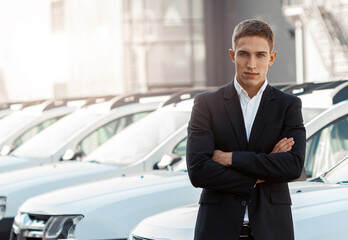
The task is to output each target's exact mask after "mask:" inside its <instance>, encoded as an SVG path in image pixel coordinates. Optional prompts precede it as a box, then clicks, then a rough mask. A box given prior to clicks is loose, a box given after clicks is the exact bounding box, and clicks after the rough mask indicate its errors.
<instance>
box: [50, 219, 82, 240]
mask: <svg viewBox="0 0 348 240" xmlns="http://www.w3.org/2000/svg"><path fill="white" fill-rule="evenodd" d="M82 218H83V216H82V215H77V216H76V215H75V216H51V217H50V219H49V220H48V222H47V224H46V227H45V230H44V233H43V235H44V239H47V240H49V239H69V238H74V232H75V227H76V224H77V223H78V222H79V221H81V219H82Z"/></svg>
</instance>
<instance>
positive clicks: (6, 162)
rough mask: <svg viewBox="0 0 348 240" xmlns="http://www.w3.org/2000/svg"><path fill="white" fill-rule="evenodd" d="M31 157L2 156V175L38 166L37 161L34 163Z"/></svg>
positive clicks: (0, 170)
mask: <svg viewBox="0 0 348 240" xmlns="http://www.w3.org/2000/svg"><path fill="white" fill-rule="evenodd" d="M33 160H34V159H33V158H29V157H15V156H11V155H9V156H0V173H4V172H10V171H14V170H18V169H23V168H29V167H32V166H35V165H37V161H33Z"/></svg>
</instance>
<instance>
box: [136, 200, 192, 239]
mask: <svg viewBox="0 0 348 240" xmlns="http://www.w3.org/2000/svg"><path fill="white" fill-rule="evenodd" d="M197 213H198V204H193V205H187V206H184V207H181V208H176V209H173V210H169V211H166V212H163V213H160V214H157V215H153V216H151V217H148V218H145V219H144V220H143V221H141V223H140V224H138V225H137V226H136V227H135V228H134V229H133V231H132V234H133V235H134V236H139V237H146V238H149V239H160V240H169V239H171V240H189V239H193V233H194V231H193V229H194V228H195V223H196V218H197ZM168 237H170V238H168Z"/></svg>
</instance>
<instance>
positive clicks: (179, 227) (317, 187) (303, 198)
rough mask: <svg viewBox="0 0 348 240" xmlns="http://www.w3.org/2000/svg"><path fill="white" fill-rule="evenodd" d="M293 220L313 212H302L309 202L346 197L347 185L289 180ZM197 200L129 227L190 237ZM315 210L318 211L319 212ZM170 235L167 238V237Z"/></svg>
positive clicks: (175, 238) (139, 232) (178, 239)
mask: <svg viewBox="0 0 348 240" xmlns="http://www.w3.org/2000/svg"><path fill="white" fill-rule="evenodd" d="M289 188H290V194H291V199H292V211H293V215H294V224H295V225H296V222H300V221H301V220H303V218H305V217H307V218H308V217H312V216H313V214H308V213H306V214H303V213H302V211H301V210H302V209H306V207H308V206H313V205H317V206H319V205H322V204H326V203H331V202H334V201H340V200H347V199H348V187H347V186H343V185H337V184H327V183H319V182H293V183H290V184H289ZM197 213H198V204H195V205H188V206H184V207H181V208H177V209H173V210H169V211H166V212H163V213H160V214H157V215H153V216H151V217H148V218H146V219H144V220H143V221H142V222H141V223H140V224H138V225H137V226H136V227H135V228H134V229H133V231H132V234H133V235H134V236H139V237H146V238H149V239H161V240H166V239H168V240H169V239H171V240H186V239H187V240H189V239H193V234H194V227H195V222H196V218H197ZM317 214H321V213H320V212H319V213H317ZM168 237H169V238H168Z"/></svg>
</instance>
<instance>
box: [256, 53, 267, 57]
mask: <svg viewBox="0 0 348 240" xmlns="http://www.w3.org/2000/svg"><path fill="white" fill-rule="evenodd" d="M257 56H258V57H264V56H265V54H264V53H258V54H257Z"/></svg>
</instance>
